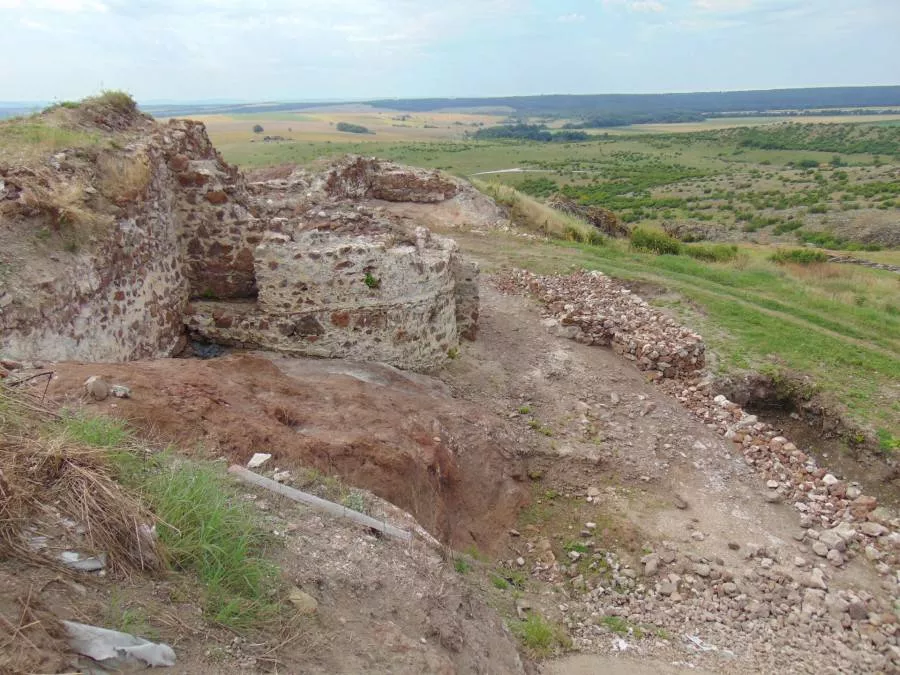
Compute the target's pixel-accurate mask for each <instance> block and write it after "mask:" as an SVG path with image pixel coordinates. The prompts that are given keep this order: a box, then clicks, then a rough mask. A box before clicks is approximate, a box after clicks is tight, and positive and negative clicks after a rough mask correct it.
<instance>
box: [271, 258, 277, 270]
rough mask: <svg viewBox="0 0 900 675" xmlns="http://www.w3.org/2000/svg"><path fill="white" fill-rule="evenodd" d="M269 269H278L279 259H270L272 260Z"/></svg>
mask: <svg viewBox="0 0 900 675" xmlns="http://www.w3.org/2000/svg"><path fill="white" fill-rule="evenodd" d="M269 269H270V270H277V269H278V261H277V260H270V261H269Z"/></svg>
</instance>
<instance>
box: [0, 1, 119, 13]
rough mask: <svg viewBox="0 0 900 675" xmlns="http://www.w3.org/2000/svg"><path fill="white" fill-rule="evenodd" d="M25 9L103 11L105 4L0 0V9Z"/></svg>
mask: <svg viewBox="0 0 900 675" xmlns="http://www.w3.org/2000/svg"><path fill="white" fill-rule="evenodd" d="M3 9H27V10H31V11H33V12H64V13H68V14H76V13H80V12H105V11H106V10H107V6H106V5H105V4H104V3H102V2H99V1H98V0H29V1H28V2H25V1H24V0H0V10H3Z"/></svg>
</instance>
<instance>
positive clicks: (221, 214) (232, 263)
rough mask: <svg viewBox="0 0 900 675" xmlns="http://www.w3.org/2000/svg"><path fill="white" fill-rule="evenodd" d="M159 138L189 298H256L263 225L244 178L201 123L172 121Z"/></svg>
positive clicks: (163, 129)
mask: <svg viewBox="0 0 900 675" xmlns="http://www.w3.org/2000/svg"><path fill="white" fill-rule="evenodd" d="M160 135H161V139H162V142H163V145H164V147H165V148H166V153H167V154H168V155H169V156H170V159H169V161H168V166H169V169H170V170H171V171H172V173H173V174H174V177H175V180H176V181H177V186H173V194H174V195H175V212H176V213H175V217H176V219H177V220H178V222H179V224H180V225H181V229H180V233H179V236H180V240H181V244H182V248H183V251H184V258H185V263H186V268H185V274H186V275H187V279H188V283H189V284H190V290H189V292H190V295H191V296H192V297H209V298H213V297H214V298H252V297H254V296H255V295H256V277H255V274H254V267H253V249H254V248H255V247H256V245H257V244H258V243H259V242H260V241H261V239H262V230H263V229H264V224H263V223H262V222H261V221H259V220H257V219H255V218H253V216H252V215H251V213H250V210H249V208H248V195H247V189H246V185H245V183H244V178H243V176H242V175H241V173H240V172H239V171H238V170H237V168H236V167H233V166H230V165H228V164H227V163H226V162H225V161H224V160H223V159H222V157H221V155H219V153H218V152H217V151H216V149H215V148H214V147H213V145H212V143H210V141H209V137H208V136H207V135H206V129H205V127H204V126H203V125H202V124H200V123H199V122H191V121H188V120H172V121H170V122H169V123H168V125H166V126H165V127H163V128H162V130H161V132H160Z"/></svg>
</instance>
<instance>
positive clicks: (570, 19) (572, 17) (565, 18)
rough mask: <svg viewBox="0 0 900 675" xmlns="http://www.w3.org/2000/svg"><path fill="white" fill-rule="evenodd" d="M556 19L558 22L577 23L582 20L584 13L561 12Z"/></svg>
mask: <svg viewBox="0 0 900 675" xmlns="http://www.w3.org/2000/svg"><path fill="white" fill-rule="evenodd" d="M556 20H557V21H559V22H560V23H579V22H581V21H584V14H575V13H572V14H563V15H562V16H558V17H557V18H556Z"/></svg>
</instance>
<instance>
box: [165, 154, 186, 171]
mask: <svg viewBox="0 0 900 675" xmlns="http://www.w3.org/2000/svg"><path fill="white" fill-rule="evenodd" d="M188 166H190V160H189V159H188V158H187V156H186V155H175V156H174V157H173V158H172V159H170V160H169V168H170V169H172V171H174V172H175V173H181V172H182V171H184V170H185V169H187V168H188Z"/></svg>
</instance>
